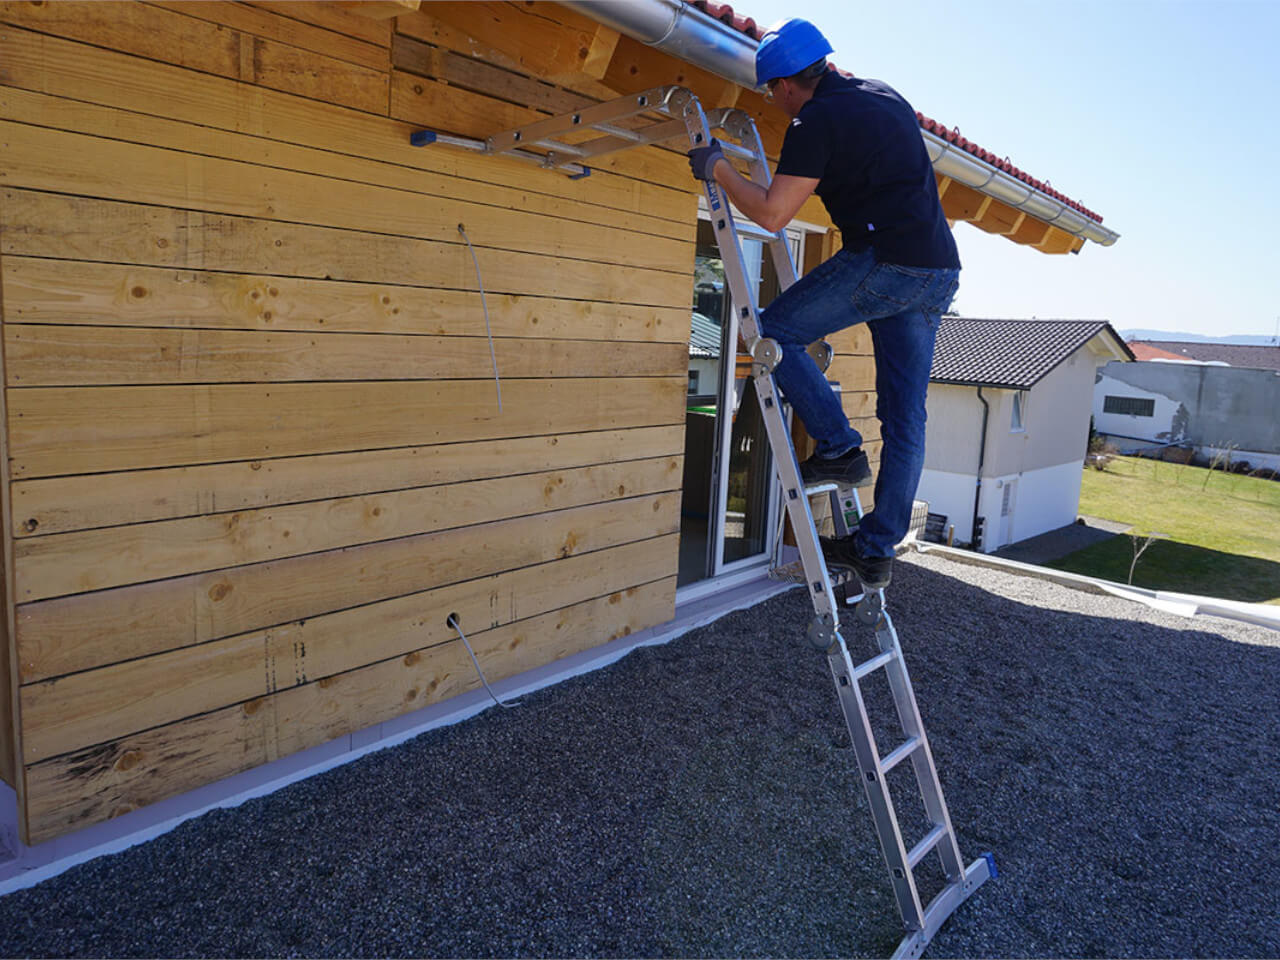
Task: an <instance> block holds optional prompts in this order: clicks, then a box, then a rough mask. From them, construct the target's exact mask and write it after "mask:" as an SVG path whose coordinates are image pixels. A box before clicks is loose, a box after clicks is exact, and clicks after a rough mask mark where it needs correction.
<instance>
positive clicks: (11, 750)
mask: <svg viewBox="0 0 1280 960" xmlns="http://www.w3.org/2000/svg"><path fill="white" fill-rule="evenodd" d="M2 217H3V208H0V218H2ZM5 266H6V265H5V263H4V259H3V258H2V257H0V322H3V321H4V320H5V319H7V316H8V315H7V313H6V309H7V307H6V303H5V299H4V282H3V281H4V269H5ZM6 362H7V358H6V356H5V353H4V347H3V345H2V344H0V370H2V369H4V368H5V364H6ZM6 393H8V391H7V390H0V511H2V512H3V515H4V516H6V517H11V516H13V503H12V484H11V483H10V476H9V431H8V429H7V425H8V422H9V414H8V403H7V399H6V397H5V394H6ZM4 526H5V529H4V530H3V531H2V532H0V602H3V603H4V609H3V610H0V780H3V781H4V782H5V783H7V784H9V786H11V787H13V788H14V791H15V792H16V793H17V796H18V809H19V811H22V810H25V809H26V798H25V792H26V787H25V784H24V782H23V781H24V777H23V766H22V763H21V762H20V760H19V759H18V758H19V754H20V751H21V731H22V715H21V713H20V710H19V702H18V692H17V691H18V668H17V663H18V631H17V628H16V623H15V607H14V599H13V576H12V571H13V535H12V525H11V524H5V525H4ZM24 836H25V832H24Z"/></svg>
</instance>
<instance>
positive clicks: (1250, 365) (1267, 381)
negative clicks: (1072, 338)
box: [1093, 342, 1280, 470]
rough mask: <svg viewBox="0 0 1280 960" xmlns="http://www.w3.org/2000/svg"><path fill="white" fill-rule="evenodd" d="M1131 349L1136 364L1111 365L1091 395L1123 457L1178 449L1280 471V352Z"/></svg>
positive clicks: (1102, 428)
mask: <svg viewBox="0 0 1280 960" xmlns="http://www.w3.org/2000/svg"><path fill="white" fill-rule="evenodd" d="M1130 347H1131V349H1132V350H1133V352H1134V355H1135V357H1136V358H1137V360H1138V362H1137V363H1126V364H1108V365H1107V367H1106V368H1105V369H1104V370H1102V371H1101V373H1100V375H1099V377H1098V383H1097V386H1096V387H1095V388H1094V396H1093V421H1094V429H1096V430H1097V431H1098V433H1099V434H1102V435H1103V436H1105V437H1106V438H1107V440H1108V441H1110V442H1111V443H1112V444H1114V445H1115V446H1116V447H1118V448H1119V449H1120V450H1121V451H1124V452H1141V451H1143V450H1150V449H1152V448H1159V447H1162V446H1165V445H1168V444H1176V445H1177V446H1179V447H1183V448H1189V449H1191V450H1193V451H1194V452H1195V453H1196V455H1198V456H1200V457H1203V458H1204V459H1206V460H1211V459H1213V458H1214V457H1215V456H1218V455H1221V454H1223V453H1227V452H1229V454H1230V457H1231V460H1232V461H1233V462H1237V463H1238V462H1247V463H1248V464H1249V465H1250V466H1251V467H1253V468H1255V469H1256V468H1260V467H1262V468H1269V469H1272V470H1280V419H1277V417H1276V411H1277V410H1280V347H1274V346H1271V347H1267V346H1250V345H1243V344H1223V343H1173V342H1161V343H1158V344H1150V343H1142V342H1135V343H1133V344H1131V345H1130ZM1175 351H1176V352H1175Z"/></svg>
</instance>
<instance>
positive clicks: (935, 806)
mask: <svg viewBox="0 0 1280 960" xmlns="http://www.w3.org/2000/svg"><path fill="white" fill-rule="evenodd" d="M876 643H877V644H878V645H879V647H880V649H881V650H883V651H885V652H890V651H894V652H896V653H897V656H896V657H894V658H893V660H892V662H890V663H889V664H888V665H887V666H886V667H885V676H886V678H887V679H888V681H889V688H890V691H891V692H892V694H893V703H894V706H895V708H896V709H897V711H898V721H899V722H900V723H901V724H902V730H903V733H905V734H906V737H907V739H908V740H910V739H912V738H914V739H917V740H918V741H919V742H920V746H919V748H918V749H917V750H915V751H914V752H913V753H912V754H911V765H912V770H913V771H914V773H915V777H916V782H917V783H918V784H919V787H920V796H921V799H922V800H923V801H924V808H925V814H926V815H927V816H928V818H929V822H930V823H933V824H936V825H939V826H941V827H943V828H944V830H945V836H944V837H943V838H942V840H941V841H940V842H939V843H938V846H937V850H938V854H939V856H941V858H942V868H943V872H944V873H946V876H947V880H949V881H953V882H954V881H956V880H958V879H959V878H960V877H961V876H963V875H964V860H963V859H962V857H961V854H960V845H959V843H958V842H957V840H956V833H955V829H954V827H953V826H952V823H951V813H950V811H949V810H948V808H947V803H946V800H945V799H944V798H943V795H942V781H941V780H940V779H939V777H938V769H937V766H936V765H935V764H934V762H933V751H932V750H931V749H930V747H929V738H928V736H927V735H926V734H925V731H924V720H923V719H922V718H921V716H920V706H919V704H918V703H917V702H916V695H915V690H914V689H913V687H912V685H911V678H910V676H909V674H908V673H907V663H906V660H905V659H904V658H903V655H902V645H901V643H899V641H898V632H897V630H896V629H894V626H893V620H892V618H891V617H890V616H889V613H888V611H882V612H881V615H880V623H879V625H878V626H877V628H876Z"/></svg>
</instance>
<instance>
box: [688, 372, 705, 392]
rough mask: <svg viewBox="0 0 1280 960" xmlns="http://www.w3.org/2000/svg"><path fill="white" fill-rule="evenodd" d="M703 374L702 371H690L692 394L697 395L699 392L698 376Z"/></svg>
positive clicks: (690, 389) (690, 390)
mask: <svg viewBox="0 0 1280 960" xmlns="http://www.w3.org/2000/svg"><path fill="white" fill-rule="evenodd" d="M701 372H702V371H700V370H690V371H689V392H690V393H697V392H698V374H699V373H701Z"/></svg>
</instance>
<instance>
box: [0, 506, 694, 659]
mask: <svg viewBox="0 0 1280 960" xmlns="http://www.w3.org/2000/svg"><path fill="white" fill-rule="evenodd" d="M679 527H680V495H679V493H664V494H658V495H655V496H651V497H641V498H638V499H634V500H633V499H628V500H612V501H607V502H605V503H599V504H592V505H590V506H585V507H575V508H572V509H569V510H563V511H555V512H551V513H540V514H536V515H532V516H528V517H518V518H515V519H511V520H502V521H499V522H497V523H490V524H486V525H484V526H480V527H465V528H460V529H455V530H448V531H444V532H441V533H432V534H424V535H421V536H416V537H405V538H401V539H398V540H388V541H382V542H378V543H371V544H366V545H363V546H359V547H352V548H348V549H345V550H332V551H328V552H326V553H321V554H309V555H307V556H302V557H291V558H287V559H283V560H272V561H269V562H267V563H259V564H249V565H247V566H242V567H235V568H232V569H228V570H219V571H213V572H210V573H201V574H195V575H191V576H186V577H177V578H172V579H168V580H163V581H159V582H153V583H145V584H140V585H135V586H129V587H121V588H118V589H114V590H104V591H101V592H98V593H89V594H82V595H79V596H74V597H67V598H62V599H58V600H47V601H41V602H39V603H29V604H24V605H22V606H21V607H19V608H18V614H17V647H18V655H19V658H18V661H17V663H18V664H19V670H20V673H21V680H22V682H24V683H25V682H33V681H36V680H40V679H44V678H48V677H56V676H61V675H64V674H67V673H73V672H77V671H80V670H88V669H92V668H95V667H99V666H103V665H106V664H111V663H118V662H120V661H123V660H130V659H133V658H135V657H143V656H147V655H150V654H154V653H159V652H162V651H165V650H173V649H176V648H178V647H183V646H190V645H193V644H199V643H204V642H205V641H209V640H216V639H219V638H221V637H227V636H232V635H234V634H238V633H247V632H249V631H251V630H260V629H263V628H265V627H271V626H276V625H280V624H285V623H289V622H290V621H293V620H299V619H303V618H309V617H314V616H317V615H320V614H323V613H327V612H330V611H335V610H342V609H346V608H348V607H355V606H360V605H363V604H369V603H375V602H377V601H380V600H387V599H391V598H394V597H398V596H403V595H406V594H409V593H416V592H420V591H424V590H429V589H432V588H435V587H440V586H444V585H447V584H452V583H459V582H462V581H466V580H472V579H475V578H477V577H485V576H489V575H492V574H495V573H500V572H502V571H505V570H514V569H518V568H521V567H526V566H532V565H534V564H538V563H545V562H546V561H548V560H551V559H554V558H556V557H562V558H563V557H571V556H578V555H583V554H592V553H594V552H595V551H599V550H603V549H606V548H608V547H613V546H617V545H619V544H624V543H629V542H631V541H633V540H640V539H645V538H649V537H654V536H665V535H667V534H672V533H676V532H678V531H679ZM495 543H498V544H501V545H502V549H501V550H495V549H494V547H493V545H494V544H495ZM672 550H673V553H672V556H673V557H674V547H673V548H672Z"/></svg>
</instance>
